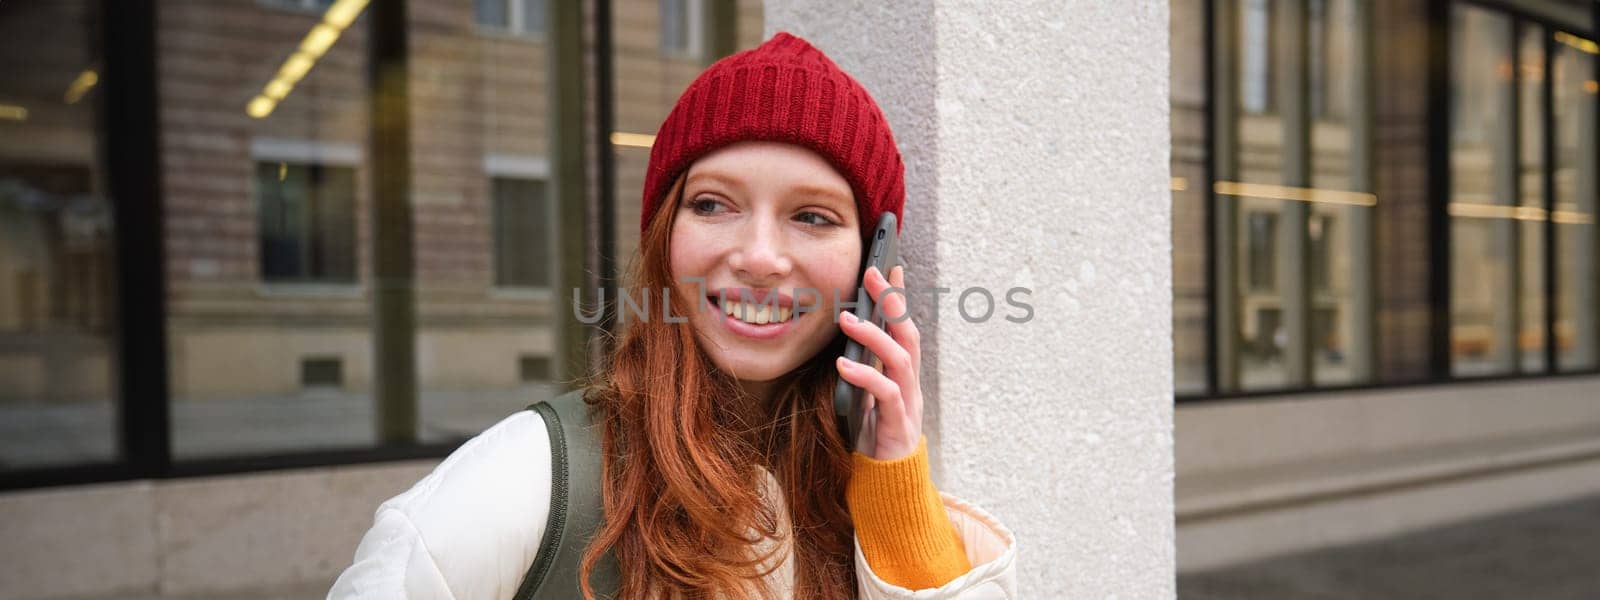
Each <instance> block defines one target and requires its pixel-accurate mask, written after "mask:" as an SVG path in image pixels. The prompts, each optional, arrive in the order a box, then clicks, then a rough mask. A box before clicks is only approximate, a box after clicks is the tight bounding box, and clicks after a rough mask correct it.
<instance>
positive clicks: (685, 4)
mask: <svg viewBox="0 0 1600 600" xmlns="http://www.w3.org/2000/svg"><path fill="white" fill-rule="evenodd" d="M660 7H661V10H660V15H661V22H660V25H661V28H660V31H661V52H662V54H664V55H668V56H677V57H685V58H695V59H698V58H699V57H700V54H701V50H702V48H701V46H702V40H701V35H700V30H701V28H702V22H701V19H702V18H703V16H702V14H701V11H702V10H703V4H702V1H701V0H660Z"/></svg>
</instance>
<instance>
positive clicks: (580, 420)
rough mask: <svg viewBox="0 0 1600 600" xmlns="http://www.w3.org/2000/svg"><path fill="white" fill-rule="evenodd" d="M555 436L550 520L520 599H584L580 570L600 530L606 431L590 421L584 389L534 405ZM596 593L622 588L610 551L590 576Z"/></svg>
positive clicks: (604, 595)
mask: <svg viewBox="0 0 1600 600" xmlns="http://www.w3.org/2000/svg"><path fill="white" fill-rule="evenodd" d="M528 410H532V411H535V412H537V413H539V416H540V417H542V418H544V426H545V430H546V431H548V432H549V433H550V518H549V521H548V523H546V525H545V530H544V538H543V539H541V540H540V541H539V553H538V554H536V555H534V559H533V564H532V565H531V566H529V567H528V573H527V575H524V576H523V578H522V585H520V586H518V587H517V595H516V596H514V598H515V600H536V599H545V598H552V599H553V598H562V599H567V598H580V597H582V594H581V592H580V590H581V589H582V588H581V587H580V586H579V585H578V567H579V566H580V565H581V564H582V562H583V552H584V550H586V549H587V548H588V546H589V540H590V539H592V538H593V537H594V534H595V532H597V531H599V529H600V520H601V517H602V514H603V509H604V507H603V506H602V505H601V502H600V466H601V463H600V456H601V451H600V428H599V426H597V425H595V424H594V423H593V422H591V421H590V419H589V406H588V404H587V403H585V402H584V401H583V391H582V390H576V391H572V392H568V393H566V394H562V395H561V396H558V397H556V398H555V399H552V400H549V401H546V402H540V403H537V404H534V405H532V406H529V407H528ZM589 582H590V585H591V586H592V587H593V588H594V591H595V594H596V595H598V596H599V597H601V598H608V597H611V596H613V595H615V594H616V591H617V588H618V587H619V585H620V579H619V578H618V577H617V567H616V562H615V561H614V560H613V559H612V558H611V555H610V553H607V554H606V557H605V558H604V559H602V560H601V561H600V563H599V564H597V565H595V569H594V572H592V573H590V578H589Z"/></svg>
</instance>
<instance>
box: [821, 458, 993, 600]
mask: <svg viewBox="0 0 1600 600" xmlns="http://www.w3.org/2000/svg"><path fill="white" fill-rule="evenodd" d="M851 461H852V462H853V464H854V473H853V474H852V475H851V477H850V483H849V484H848V485H847V486H846V487H845V502H846V503H847V504H848V505H849V507H850V516H851V519H852V520H853V521H855V527H856V540H857V541H858V542H859V543H860V544H861V553H862V554H864V555H866V559H867V564H868V565H870V566H871V567H872V571H873V572H874V573H877V575H878V577H879V578H881V579H883V580H884V581H886V582H889V583H892V584H894V585H898V586H900V587H903V588H906V589H911V590H921V589H928V588H936V587H939V586H941V585H944V584H946V583H949V582H950V580H952V579H955V578H957V577H960V576H961V575H962V574H964V573H966V572H967V571H970V570H972V564H971V563H970V562H968V561H967V553H966V551H965V550H964V549H963V548H962V544H961V538H960V536H959V535H957V534H956V528H955V526H953V525H951V524H950V518H949V516H948V515H946V514H945V510H944V502H943V501H941V500H940V499H939V491H938V490H936V489H934V487H933V476H932V475H931V474H929V472H928V440H927V439H926V438H924V439H922V440H921V441H920V442H918V443H917V451H916V452H913V453H911V455H910V456H907V457H904V458H900V459H896V460H890V461H882V460H874V459H872V458H868V457H867V456H866V455H863V454H861V453H859V452H858V453H854V454H853V455H852V457H851Z"/></svg>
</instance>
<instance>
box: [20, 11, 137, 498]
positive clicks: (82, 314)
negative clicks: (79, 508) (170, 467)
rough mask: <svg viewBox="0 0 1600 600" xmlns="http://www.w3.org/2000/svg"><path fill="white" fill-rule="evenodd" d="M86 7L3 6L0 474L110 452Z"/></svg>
mask: <svg viewBox="0 0 1600 600" xmlns="http://www.w3.org/2000/svg"><path fill="white" fill-rule="evenodd" d="M95 7H96V4H95V3H92V2H22V3H6V5H5V6H3V7H0V73H4V74H5V76H4V77H3V78H0V470H13V469H31V468H39V467H46V466H56V465H65V464H79V463H90V462H103V461H109V460H111V459H113V458H115V457H116V453H117V451H116V447H117V444H116V439H117V438H116V434H115V431H116V423H115V421H114V416H115V411H114V410H113V401H114V399H115V398H116V395H117V390H116V388H115V383H114V382H115V380H114V377H113V374H114V370H115V366H114V365H115V362H114V359H115V356H114V350H113V346H112V343H111V341H112V335H113V331H114V323H113V319H114V315H115V312H116V310H115V306H116V293H115V291H114V288H113V285H112V284H113V281H114V277H115V273H114V269H115V264H114V261H113V258H114V257H113V251H112V240H113V235H114V234H115V232H114V230H113V228H112V210H111V205H110V203H109V199H108V198H107V194H106V191H105V187H104V186H105V183H104V177H105V168H104V165H103V164H101V162H100V160H99V158H98V157H99V154H98V152H99V146H100V144H101V130H100V128H99V125H98V124H97V122H96V110H97V106H98V105H99V104H100V102H101V95H102V94H101V93H100V89H99V85H98V84H99V78H100V69H101V66H100V60H99V59H100V53H99V50H98V39H99V27H100V22H99V20H98V19H99V15H98V12H97V11H95V10H94V8H95Z"/></svg>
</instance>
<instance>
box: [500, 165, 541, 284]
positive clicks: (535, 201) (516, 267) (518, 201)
mask: <svg viewBox="0 0 1600 600" xmlns="http://www.w3.org/2000/svg"><path fill="white" fill-rule="evenodd" d="M492 187H493V192H492V194H493V196H494V259H495V262H494V265H495V272H494V274H495V285H499V286H503V287H545V288H547V287H550V286H551V284H552V283H553V282H552V280H551V273H550V268H551V266H552V264H553V263H554V260H555V257H554V256H553V255H552V254H553V251H554V248H553V246H554V244H553V237H554V230H553V229H552V227H551V224H552V223H554V222H555V219H553V218H552V215H551V213H550V201H549V198H547V197H546V196H545V184H544V182H543V181H538V180H534V179H515V178H509V177H496V178H494V181H493V184H492Z"/></svg>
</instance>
